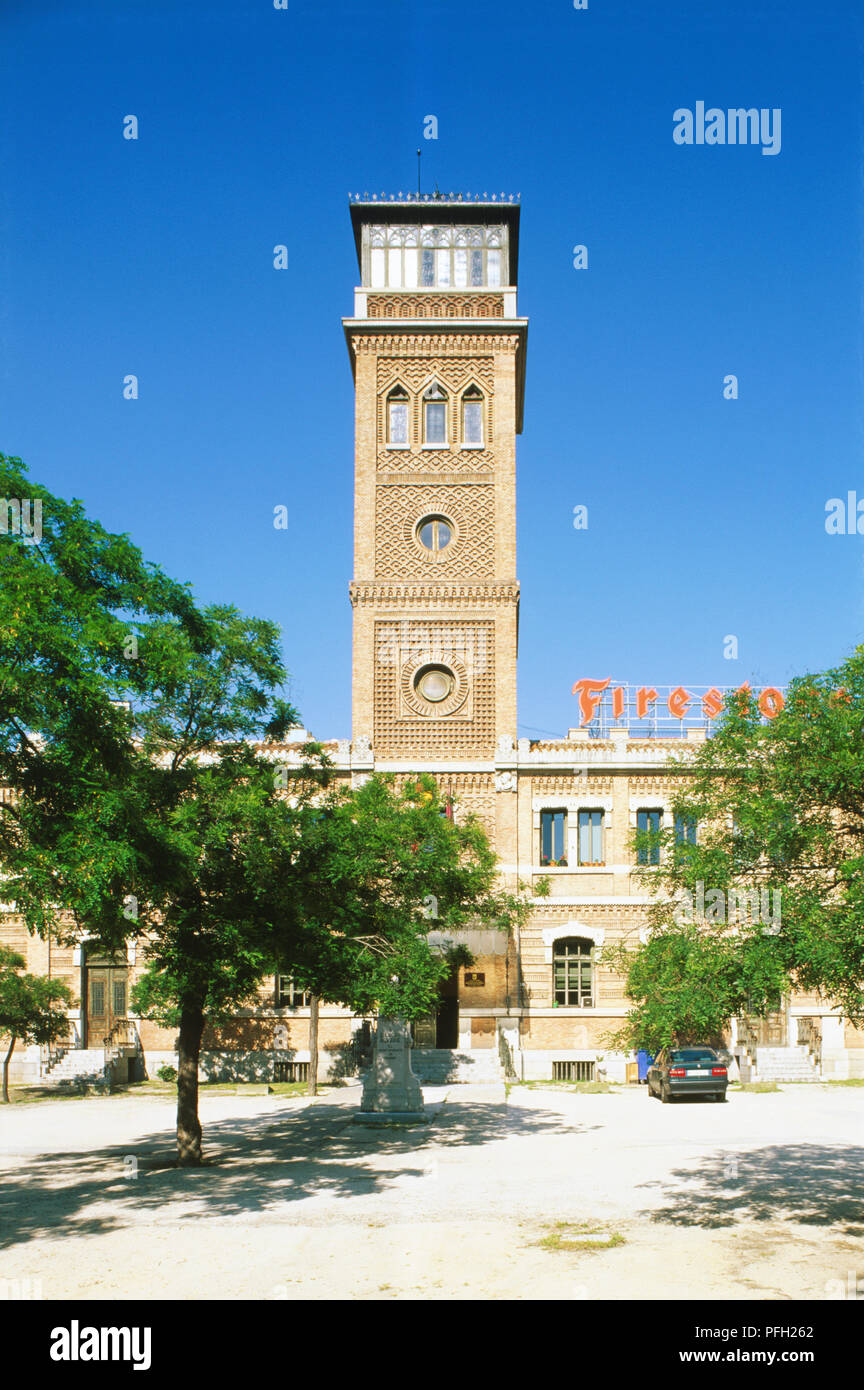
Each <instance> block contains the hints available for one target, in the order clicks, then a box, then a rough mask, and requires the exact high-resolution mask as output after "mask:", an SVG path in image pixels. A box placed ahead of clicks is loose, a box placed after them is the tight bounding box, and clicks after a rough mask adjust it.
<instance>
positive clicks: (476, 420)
mask: <svg viewBox="0 0 864 1390" xmlns="http://www.w3.org/2000/svg"><path fill="white" fill-rule="evenodd" d="M462 409H463V421H462V442H463V444H482V443H483V402H482V401H464V402H463V407H462Z"/></svg>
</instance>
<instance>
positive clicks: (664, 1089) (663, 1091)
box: [660, 1085, 672, 1105]
mask: <svg viewBox="0 0 864 1390" xmlns="http://www.w3.org/2000/svg"><path fill="white" fill-rule="evenodd" d="M660 1099H661V1100H662V1102H663V1104H664V1105H668V1104H669V1102H670V1100H671V1099H672V1097H671V1096H670V1094H669V1087H668V1086H665V1085H664V1086H661V1088H660Z"/></svg>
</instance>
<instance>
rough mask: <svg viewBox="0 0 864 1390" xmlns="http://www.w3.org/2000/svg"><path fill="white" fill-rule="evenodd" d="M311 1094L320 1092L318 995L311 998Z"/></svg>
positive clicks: (315, 1094) (314, 1094)
mask: <svg viewBox="0 0 864 1390" xmlns="http://www.w3.org/2000/svg"><path fill="white" fill-rule="evenodd" d="M309 1094H310V1096H317V1094H318V995H317V994H313V995H312V997H311V998H310V1000H309Z"/></svg>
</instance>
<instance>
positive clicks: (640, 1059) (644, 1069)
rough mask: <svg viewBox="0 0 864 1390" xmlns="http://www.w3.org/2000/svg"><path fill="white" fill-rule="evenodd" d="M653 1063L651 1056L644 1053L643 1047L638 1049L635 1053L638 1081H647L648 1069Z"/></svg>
mask: <svg viewBox="0 0 864 1390" xmlns="http://www.w3.org/2000/svg"><path fill="white" fill-rule="evenodd" d="M653 1061H654V1058H653V1056H651V1055H650V1053H648V1052H646V1051H645V1049H644V1047H640V1049H639V1051H638V1052H637V1053H636V1065H637V1067H638V1068H639V1080H640V1081H647V1080H648V1068H649V1067H650V1065H651V1063H652V1062H653Z"/></svg>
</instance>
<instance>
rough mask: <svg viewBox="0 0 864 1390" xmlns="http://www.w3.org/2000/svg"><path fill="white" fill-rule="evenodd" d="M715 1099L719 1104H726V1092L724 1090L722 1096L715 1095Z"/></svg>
mask: <svg viewBox="0 0 864 1390" xmlns="http://www.w3.org/2000/svg"><path fill="white" fill-rule="evenodd" d="M714 1099H715V1100H716V1101H717V1102H718V1104H720V1105H725V1104H726V1092H725V1091H724V1092H723V1094H722V1096H715V1097H714Z"/></svg>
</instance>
